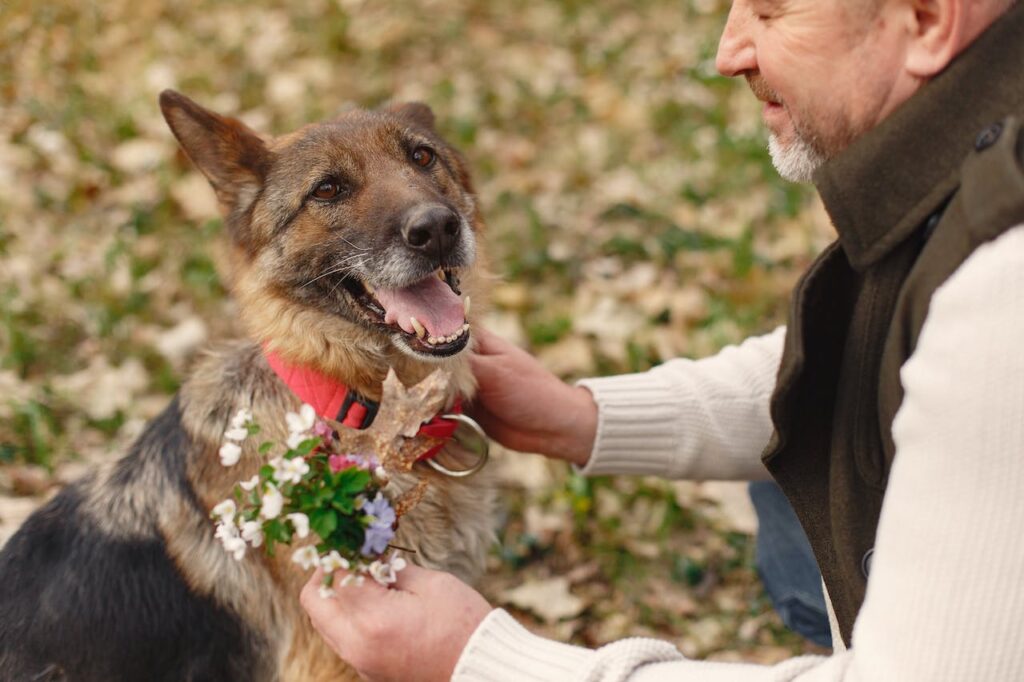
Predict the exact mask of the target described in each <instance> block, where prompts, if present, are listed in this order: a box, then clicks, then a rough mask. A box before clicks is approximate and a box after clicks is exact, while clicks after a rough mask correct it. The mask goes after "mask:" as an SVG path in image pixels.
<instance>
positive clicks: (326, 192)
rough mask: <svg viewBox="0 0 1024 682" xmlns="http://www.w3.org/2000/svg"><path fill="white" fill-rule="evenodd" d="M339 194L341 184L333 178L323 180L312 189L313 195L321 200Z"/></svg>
mask: <svg viewBox="0 0 1024 682" xmlns="http://www.w3.org/2000/svg"><path fill="white" fill-rule="evenodd" d="M339 194H341V184H340V183H338V182H336V181H334V180H324V181H323V182H321V183H320V184H319V185H317V186H316V189H314V190H313V196H314V197H316V198H317V199H320V200H322V201H327V200H329V199H333V198H334V197H336V196H338V195H339Z"/></svg>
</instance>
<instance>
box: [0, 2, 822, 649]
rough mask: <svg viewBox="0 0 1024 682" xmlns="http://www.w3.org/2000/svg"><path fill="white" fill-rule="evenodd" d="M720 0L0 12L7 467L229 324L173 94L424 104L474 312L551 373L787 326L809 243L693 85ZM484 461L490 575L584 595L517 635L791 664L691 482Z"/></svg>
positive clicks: (750, 111)
mask: <svg viewBox="0 0 1024 682" xmlns="http://www.w3.org/2000/svg"><path fill="white" fill-rule="evenodd" d="M726 5H727V3H725V2H722V1H719V0H688V1H683V2H679V1H678V0H671V1H670V0H632V1H630V2H626V1H625V0H602V1H599V2H589V1H588V2H583V1H582V0H528V1H527V2H521V3H505V2H491V1H488V0H422V1H420V2H413V1H411V0H398V1H394V2H390V1H388V2H379V1H376V0H374V1H370V0H337V1H336V2H331V1H329V0H303V1H301V2H292V3H288V4H287V6H286V7H287V8H283V7H282V6H280V4H279V3H271V2H267V1H265V0H256V1H247V2H241V1H238V0H234V1H225V2H213V1H211V0H197V1H196V2H188V3H185V2H157V1H155V0H136V1H134V2H128V1H127V0H104V1H103V2H95V1H92V2H83V1H79V0H74V1H72V0H53V1H52V2H28V1H27V0H0V462H7V463H10V464H8V466H20V465H23V464H25V463H32V464H39V465H43V466H45V467H47V468H49V469H54V468H56V469H60V467H61V466H62V465H63V464H64V463H67V462H73V461H75V460H85V461H88V462H93V461H97V460H100V459H104V458H109V457H113V456H116V455H117V453H118V452H120V451H122V450H123V448H124V447H125V445H126V444H127V443H128V442H129V441H130V440H131V439H132V438H133V437H134V435H135V434H137V433H138V432H139V429H140V427H141V424H142V423H143V422H144V421H145V420H146V419H147V418H149V417H151V416H153V415H154V414H155V413H156V412H157V411H158V410H159V409H160V408H161V407H162V405H163V404H165V403H166V401H167V400H168V396H169V394H170V393H172V392H173V391H174V390H175V389H176V388H177V386H178V385H179V383H180V381H181V378H182V376H183V375H184V373H185V372H187V367H188V362H189V359H190V358H191V357H192V356H193V355H194V353H195V352H196V350H197V349H198V348H200V347H201V346H202V344H203V343H205V342H206V341H207V340H211V339H217V338H222V337H227V336H231V335H236V334H238V333H239V330H238V328H237V324H236V320H235V317H234V311H233V307H232V303H231V301H230V299H229V298H228V297H227V296H226V294H225V292H226V290H227V289H230V283H224V282H222V281H221V279H220V278H219V276H218V269H217V263H218V256H217V253H218V252H217V249H218V246H217V244H218V240H217V236H218V233H219V231H220V220H219V218H218V217H217V214H216V210H215V204H214V202H213V197H212V192H210V191H209V189H208V188H207V187H206V186H205V182H204V181H203V179H202V178H201V176H199V175H198V174H197V173H196V172H195V171H194V170H193V169H192V168H191V167H190V166H189V164H188V162H187V159H185V158H184V156H183V155H182V154H181V153H180V152H178V151H177V150H176V146H175V143H174V140H173V138H172V137H171V135H170V134H169V132H168V131H167V129H166V126H165V124H164V122H163V120H162V118H161V116H160V113H159V110H158V107H157V104H156V97H157V94H158V93H159V91H160V90H161V89H163V88H165V87H174V88H176V89H179V90H181V91H183V92H185V93H186V94H188V95H189V96H191V97H193V98H195V99H197V100H198V101H200V102H202V103H204V104H206V105H208V106H210V107H212V108H214V109H216V110H218V111H221V112H223V113H227V114H231V115H235V116H239V117H240V118H242V119H243V120H245V121H246V122H247V123H248V124H249V125H251V126H252V127H254V128H256V129H258V130H261V131H265V132H267V133H271V134H273V133H283V132H286V131H288V130H291V129H293V128H295V127H297V126H299V125H302V124H303V123H305V122H308V121H311V120H315V119H319V118H322V117H326V116H330V115H331V114H332V113H334V112H338V111H341V110H344V109H346V108H349V107H356V106H358V107H374V106H378V105H380V104H382V103H384V102H387V101H389V100H422V101H425V102H427V103H429V104H430V105H431V106H432V107H433V108H434V110H435V112H436V114H437V116H438V121H439V124H440V127H441V129H442V131H443V133H444V134H445V135H446V136H447V137H448V138H449V139H450V140H451V141H453V142H454V143H455V144H456V145H457V146H459V147H461V148H462V149H463V151H464V152H465V154H466V156H467V157H468V159H469V160H470V163H471V166H472V167H473V169H474V175H475V180H476V186H477V190H478V193H479V200H480V204H481V206H482V207H483V210H484V214H485V216H486V218H487V222H488V243H489V246H490V251H491V254H492V256H493V261H494V263H495V265H496V269H497V271H498V274H499V275H500V276H501V280H500V281H499V282H498V283H497V286H496V287H495V291H494V295H493V302H492V307H491V310H490V312H489V313H488V314H487V315H486V316H485V317H484V318H483V320H484V322H485V323H486V324H487V325H489V326H491V327H492V328H493V329H495V330H496V331H498V332H499V333H501V334H502V335H504V336H506V337H508V338H511V339H513V340H515V341H516V342H518V343H520V344H522V345H524V346H526V347H528V348H530V349H531V350H532V351H533V352H535V353H537V354H538V356H539V357H540V358H541V359H542V360H543V361H544V362H545V363H546V364H547V365H548V366H549V367H551V369H552V370H553V371H555V372H556V373H558V374H560V375H561V376H563V377H565V378H566V379H567V380H571V379H574V378H577V377H580V376H584V375H591V374H595V373H615V372H623V371H640V370H643V369H646V368H648V367H650V366H652V365H653V364H656V363H658V362H662V361H664V360H666V359H668V358H671V357H677V356H690V357H699V356H704V355H707V354H710V353H713V352H714V351H716V350H717V349H719V348H720V347H722V346H723V345H725V344H727V343H731V342H736V341H738V340H740V339H742V338H743V337H744V336H746V335H748V334H751V333H757V332H764V331H767V330H769V329H771V328H772V327H774V326H775V325H777V324H779V323H780V322H781V321H782V320H783V317H784V310H785V306H786V296H787V293H788V291H789V289H790V288H791V286H792V284H793V282H794V281H795V278H796V277H797V276H798V274H799V272H800V271H801V270H802V269H803V267H804V266H805V265H806V263H807V262H808V261H809V259H810V258H811V257H812V256H813V255H814V254H815V253H816V252H817V251H818V250H820V248H821V247H822V246H823V245H824V244H825V243H827V241H829V240H830V238H831V236H830V232H829V227H828V224H827V221H826V220H825V219H824V217H823V215H822V212H821V210H820V207H819V206H818V204H817V203H816V201H815V200H814V199H813V197H812V195H811V193H810V192H809V191H808V190H806V189H804V188H800V187H797V186H793V185H790V184H786V183H784V182H782V181H781V180H779V179H778V178H777V176H776V175H775V173H774V171H773V170H772V169H771V164H770V161H769V159H768V157H767V154H766V152H765V140H764V134H763V131H762V129H761V124H760V111H759V106H758V103H757V102H756V101H755V100H754V98H753V97H751V96H750V93H749V92H748V91H747V90H746V87H745V85H744V84H743V83H742V82H741V81H740V82H736V81H730V80H728V79H724V78H721V77H719V76H718V75H717V74H716V73H715V69H714V53H715V46H716V40H717V35H718V32H719V30H720V29H721V26H722V24H723V22H724V17H725V12H726V10H727V6H726ZM509 459H510V460H511V456H510V458H509ZM511 461H514V462H517V463H518V462H521V461H522V460H521V459H515V460H511ZM506 468H507V469H508V470H509V473H508V475H507V476H505V478H504V480H505V482H506V486H507V490H506V495H505V500H506V514H507V516H506V518H505V522H504V524H503V527H502V531H501V538H502V545H501V548H500V549H499V551H497V552H496V553H495V555H494V558H493V561H492V566H491V569H492V573H491V575H490V576H489V578H488V580H487V582H486V583H485V586H484V587H485V591H486V592H487V594H488V595H489V596H490V597H491V598H492V599H495V600H498V601H501V600H502V594H503V590H504V589H505V588H507V587H509V586H511V585H514V584H520V583H524V581H526V583H529V581H530V580H540V579H544V578H546V577H550V576H556V575H563V574H571V575H570V585H571V589H572V593H573V594H574V595H576V596H577V597H580V598H582V599H583V602H584V608H583V609H582V610H580V611H579V613H578V614H576V615H574V616H573V617H568V618H565V619H562V620H560V622H551V623H541V622H540V621H534V627H536V628H538V629H541V630H543V631H544V632H547V633H549V634H551V635H553V636H558V637H562V638H564V639H573V640H574V641H578V642H582V643H587V644H599V643H601V642H603V641H608V640H609V639H612V638H615V637H620V636H624V635H627V634H653V635H657V636H662V637H668V638H670V639H673V641H676V642H677V643H678V644H679V645H680V646H681V647H682V648H683V650H684V652H686V653H687V654H690V655H696V656H711V657H718V658H723V659H730V658H731V657H736V656H742V657H744V658H748V659H751V660H775V659H778V658H780V657H783V656H785V655H788V654H789V653H790V652H791V651H799V650H803V645H802V644H800V643H799V642H798V641H797V640H796V638H795V637H793V636H789V635H785V634H784V633H783V632H782V630H781V628H780V626H779V624H778V622H777V620H776V619H775V617H774V616H773V615H772V614H771V613H770V612H769V609H768V608H767V606H766V604H765V601H764V598H763V596H762V594H761V590H760V587H759V585H758V583H757V581H756V578H755V576H754V575H753V572H752V570H751V564H752V540H751V538H750V536H749V535H743V534H736V533H733V532H731V530H730V528H729V523H728V522H727V521H724V522H723V521H722V520H721V519H718V520H716V518H715V516H714V514H712V513H711V512H712V510H713V508H714V506H715V505H714V504H713V502H708V501H707V500H703V501H702V498H701V496H700V495H699V494H698V493H693V490H692V489H691V493H692V494H690V496H689V497H687V496H681V494H680V492H679V490H680V489H679V488H678V485H680V484H671V483H667V482H661V481H646V480H645V481H635V480H614V481H613V480H606V479H598V480H593V481H588V480H584V479H582V478H580V477H578V476H575V475H569V474H568V473H567V471H566V470H565V469H564V468H562V467H558V466H555V465H552V464H548V463H539V464H537V466H534V467H533V469H534V470H536V471H538V472H540V473H538V474H537V476H535V477H534V478H535V480H534V482H533V483H532V484H528V483H526V482H524V481H523V480H522V474H521V469H522V467H521V466H519V464H515V465H511V464H510V465H509V466H508V467H506ZM538 524H539V525H538ZM538 528H542V529H544V530H543V532H540V531H539V530H538ZM518 613H519V615H521V616H522V617H524V618H529V617H530V615H529V613H527V612H526V611H522V612H518ZM751 624H753V625H751ZM736 652H740V653H736Z"/></svg>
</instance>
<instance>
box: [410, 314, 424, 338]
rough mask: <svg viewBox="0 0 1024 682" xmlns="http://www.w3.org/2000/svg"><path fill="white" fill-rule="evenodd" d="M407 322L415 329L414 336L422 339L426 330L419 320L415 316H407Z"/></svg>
mask: <svg viewBox="0 0 1024 682" xmlns="http://www.w3.org/2000/svg"><path fill="white" fill-rule="evenodd" d="M409 324H411V325H412V328H413V329H414V330H415V331H416V336H417V337H418V338H420V339H423V337H425V336H426V335H427V330H426V329H424V328H423V325H422V324H420V321H419V320H417V319H416V318H415V317H410V318H409Z"/></svg>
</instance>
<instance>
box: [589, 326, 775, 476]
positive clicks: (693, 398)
mask: <svg viewBox="0 0 1024 682" xmlns="http://www.w3.org/2000/svg"><path fill="white" fill-rule="evenodd" d="M784 338H785V328H784V327H780V328H778V329H776V330H775V331H774V332H772V333H771V334H767V335H765V336H759V337H754V338H751V339H747V340H746V341H744V342H743V343H742V344H740V345H739V346H729V347H727V348H725V349H724V350H722V351H721V352H720V353H718V354H717V355H714V356H712V357H709V358H705V359H703V360H684V359H679V360H670V361H669V362H666V363H665V364H663V365H660V366H658V367H655V368H654V369H652V370H650V371H647V372H643V373H640V374H625V375H621V376H615V377H604V378H599V379H584V380H583V381H581V382H580V385H581V386H584V387H586V388H587V389H588V390H589V391H590V392H591V393H592V394H593V396H594V400H595V402H596V403H597V406H598V426H597V437H596V439H595V442H594V449H593V451H592V452H591V456H590V460H589V461H588V462H587V465H586V467H584V468H583V470H582V473H584V474H586V475H588V476H597V475H603V474H641V475H642V474H653V475H658V476H665V477H668V478H690V479H702V480H714V479H718V480H753V479H763V478H767V477H768V472H767V470H765V468H764V465H763V464H761V452H762V450H764V448H765V446H766V445H767V444H768V440H769V438H770V437H771V434H772V423H771V416H770V415H769V413H768V405H769V400H770V398H771V394H772V390H773V389H774V387H775V378H776V375H777V373H778V369H779V362H780V360H781V358H782V345H783V340H784Z"/></svg>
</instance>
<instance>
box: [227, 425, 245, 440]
mask: <svg viewBox="0 0 1024 682" xmlns="http://www.w3.org/2000/svg"><path fill="white" fill-rule="evenodd" d="M224 437H225V438H227V439H228V440H233V441H236V442H238V443H241V442H242V441H243V440H245V439H246V438H248V437H249V429H244V428H242V427H240V426H239V427H235V428H231V429H228V430H227V431H225V432H224Z"/></svg>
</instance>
